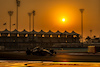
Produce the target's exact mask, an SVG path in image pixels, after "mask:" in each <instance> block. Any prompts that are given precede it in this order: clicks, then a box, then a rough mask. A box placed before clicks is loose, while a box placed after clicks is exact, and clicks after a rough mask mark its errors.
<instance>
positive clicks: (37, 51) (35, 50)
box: [26, 47, 56, 56]
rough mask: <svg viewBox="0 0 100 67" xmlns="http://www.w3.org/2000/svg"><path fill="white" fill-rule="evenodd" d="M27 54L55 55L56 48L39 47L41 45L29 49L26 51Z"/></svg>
mask: <svg viewBox="0 0 100 67" xmlns="http://www.w3.org/2000/svg"><path fill="white" fill-rule="evenodd" d="M26 54H27V55H31V54H33V55H38V56H46V55H51V56H52V55H55V54H56V52H55V51H54V50H47V49H44V48H39V47H35V48H33V49H31V50H29V49H27V51H26Z"/></svg>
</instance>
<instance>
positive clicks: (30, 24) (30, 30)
mask: <svg viewBox="0 0 100 67" xmlns="http://www.w3.org/2000/svg"><path fill="white" fill-rule="evenodd" d="M31 14H32V13H28V15H29V31H31Z"/></svg>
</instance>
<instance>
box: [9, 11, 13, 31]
mask: <svg viewBox="0 0 100 67" xmlns="http://www.w3.org/2000/svg"><path fill="white" fill-rule="evenodd" d="M8 14H9V16H10V31H11V16H12V15H13V11H8Z"/></svg>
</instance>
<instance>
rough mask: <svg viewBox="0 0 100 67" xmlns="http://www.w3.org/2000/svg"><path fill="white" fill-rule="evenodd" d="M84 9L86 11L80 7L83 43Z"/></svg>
mask: <svg viewBox="0 0 100 67" xmlns="http://www.w3.org/2000/svg"><path fill="white" fill-rule="evenodd" d="M83 11H84V9H80V12H81V36H82V43H83Z"/></svg>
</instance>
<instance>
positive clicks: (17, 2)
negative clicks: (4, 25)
mask: <svg viewBox="0 0 100 67" xmlns="http://www.w3.org/2000/svg"><path fill="white" fill-rule="evenodd" d="M16 4H17V14H16V29H17V30H18V7H19V6H20V1H19V0H16Z"/></svg>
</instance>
